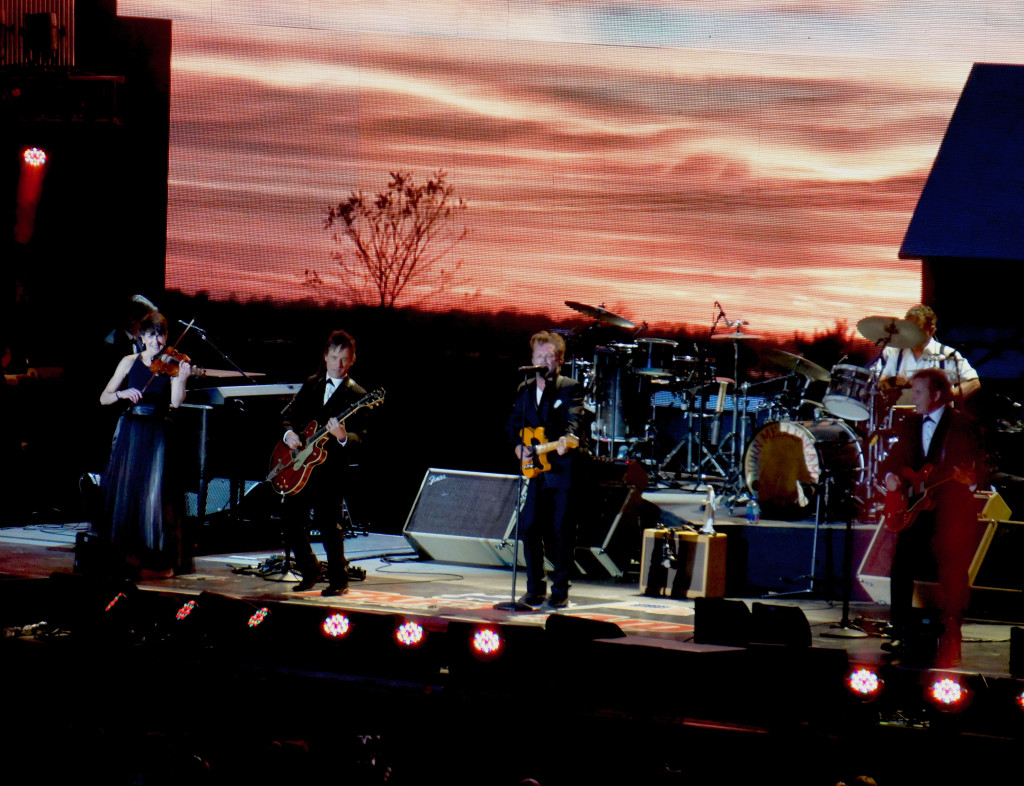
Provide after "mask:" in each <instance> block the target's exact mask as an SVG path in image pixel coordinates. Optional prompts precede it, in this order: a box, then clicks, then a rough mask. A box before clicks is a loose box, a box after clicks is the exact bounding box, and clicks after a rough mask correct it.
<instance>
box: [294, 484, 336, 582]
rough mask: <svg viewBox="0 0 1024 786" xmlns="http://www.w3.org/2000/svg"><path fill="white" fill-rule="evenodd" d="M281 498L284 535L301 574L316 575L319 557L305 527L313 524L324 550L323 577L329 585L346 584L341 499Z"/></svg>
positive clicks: (308, 529)
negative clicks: (325, 555) (283, 505)
mask: <svg viewBox="0 0 1024 786" xmlns="http://www.w3.org/2000/svg"><path fill="white" fill-rule="evenodd" d="M304 493H305V492H302V493H300V494H299V495H298V496H297V497H287V498H286V499H285V508H286V510H285V538H286V541H287V544H288V547H289V548H290V549H291V550H292V553H293V554H294V555H295V565H296V567H297V568H298V569H299V572H300V573H301V574H302V577H303V578H307V577H310V576H318V575H319V573H320V561H319V560H318V559H317V558H316V555H315V554H314V553H313V547H312V545H311V544H310V541H309V531H310V529H312V528H316V529H318V530H319V531H320V537H321V540H322V542H323V544H324V551H325V552H326V553H327V581H328V583H329V584H330V585H331V586H335V587H343V586H346V585H347V584H348V570H347V568H348V562H347V561H346V559H345V529H344V521H343V519H342V515H341V503H340V502H339V501H334V502H329V501H327V500H319V501H317V502H316V503H315V504H313V505H310V502H309V500H307V499H305V498H304V497H303V494H304Z"/></svg>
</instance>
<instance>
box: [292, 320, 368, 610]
mask: <svg viewBox="0 0 1024 786" xmlns="http://www.w3.org/2000/svg"><path fill="white" fill-rule="evenodd" d="M355 360H356V344H355V340H354V339H353V338H352V337H351V336H350V335H349V334H348V333H346V332H345V331H343V330H336V331H334V332H333V333H331V335H330V336H329V337H328V339H327V343H326V346H325V348H324V359H323V364H322V366H321V369H320V371H319V372H318V373H317V374H315V375H314V376H312V377H310V378H309V379H308V380H306V382H305V383H303V385H302V387H301V388H300V389H299V392H298V393H296V394H295V398H293V399H292V401H291V403H290V404H289V405H288V406H287V408H286V409H285V411H284V427H285V433H284V436H283V437H282V441H283V443H284V444H285V445H287V446H288V448H290V449H292V450H295V449H298V448H300V447H302V446H303V437H302V436H300V434H303V432H305V431H308V427H309V425H310V424H311V423H313V422H315V423H316V424H317V427H318V428H320V429H325V430H326V432H327V434H328V435H329V436H327V438H326V439H324V440H323V443H322V449H323V450H324V451H325V453H326V458H325V459H324V461H323V463H322V465H317V466H315V467H314V468H313V470H312V472H311V473H310V474H309V476H308V478H307V479H306V481H305V484H304V485H303V486H302V487H301V489H300V490H299V491H298V492H297V493H294V494H289V496H285V497H284V498H283V502H284V506H285V511H284V518H285V531H286V536H287V538H288V542H289V546H290V547H291V548H292V550H293V551H294V553H295V561H296V564H297V566H298V568H299V571H300V572H301V573H302V581H301V582H299V583H298V584H296V585H295V587H294V590H295V591H296V592H304V591H307V590H310V589H312V588H313V586H314V585H315V584H316V582H317V581H318V580H319V579H320V562H319V560H318V559H317V558H316V556H315V555H314V554H313V549H312V547H311V546H310V542H309V527H310V525H311V524H312V525H313V526H315V527H316V528H317V529H319V530H320V534H321V536H322V539H323V544H324V550H325V551H326V552H327V581H328V586H327V588H326V589H324V590H323V591H322V592H321V594H322V595H326V596H330V595H340V594H342V593H344V592H346V591H347V589H348V573H347V570H346V567H347V563H346V560H345V533H344V523H343V521H342V493H343V489H344V487H345V477H346V474H347V470H348V467H349V464H350V457H351V454H352V453H353V452H354V451H355V450H356V449H357V447H358V444H359V442H360V441H361V439H362V436H363V432H362V431H361V430H359V427H358V423H359V418H360V416H361V415H362V414H363V413H356V414H354V415H353V417H352V418H350V419H349V420H347V421H345V422H342V421H340V420H338V417H337V416H339V415H340V414H341V413H342V412H344V411H346V410H347V409H349V408H350V407H352V406H353V405H354V404H356V403H357V402H358V401H360V400H361V399H363V398H365V397H366V396H367V393H366V391H365V390H364V389H363V388H361V387H360V386H359V385H357V384H356V383H355V382H354V381H353V380H352V378H351V377H349V369H351V368H352V364H353V363H355ZM353 422H355V423H356V424H357V425H356V426H353ZM277 452H279V451H276V452H275V454H276V453H277Z"/></svg>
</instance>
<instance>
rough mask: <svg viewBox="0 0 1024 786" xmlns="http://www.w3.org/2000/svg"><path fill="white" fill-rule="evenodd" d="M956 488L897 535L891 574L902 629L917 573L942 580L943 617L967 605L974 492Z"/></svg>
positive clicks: (897, 619)
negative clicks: (931, 509)
mask: <svg viewBox="0 0 1024 786" xmlns="http://www.w3.org/2000/svg"><path fill="white" fill-rule="evenodd" d="M953 491H954V493H950V494H945V495H942V496H941V497H939V498H937V499H936V507H935V510H933V511H926V512H925V513H922V514H921V515H920V516H918V518H917V520H916V521H915V522H914V523H913V524H912V525H911V526H910V527H909V528H908V529H906V530H904V531H903V532H900V533H899V535H898V536H897V538H896V548H895V551H894V552H893V560H892V573H891V574H890V578H891V582H890V591H891V602H892V623H893V625H894V626H895V627H896V628H899V629H901V630H902V631H905V630H906V628H907V626H908V625H909V624H910V614H911V608H912V606H913V601H914V580H915V579H917V580H919V581H920V580H924V581H936V582H937V583H938V584H939V587H940V596H939V609H938V611H939V612H940V614H941V615H942V617H944V618H947V619H956V620H959V619H960V618H961V616H962V615H963V612H964V609H965V608H966V607H967V602H968V599H969V593H970V589H969V585H968V576H967V572H968V569H969V567H970V564H971V557H972V548H971V544H972V536H973V534H974V532H973V529H972V525H973V522H974V520H975V516H974V512H973V511H974V508H973V497H972V495H971V494H970V492H969V491H966V490H964V491H958V490H956V489H954V490H953Z"/></svg>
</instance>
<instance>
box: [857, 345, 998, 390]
mask: <svg viewBox="0 0 1024 786" xmlns="http://www.w3.org/2000/svg"><path fill="white" fill-rule="evenodd" d="M877 362H878V363H880V364H881V366H882V376H883V377H906V378H907V379H908V380H912V379H913V378H914V374H916V373H917V372H918V371H921V370H922V369H926V368H941V369H943V370H949V371H950V372H955V374H953V375H952V376H951V378H950V380H949V381H950V382H951V383H952V384H953V385H960V384H962V383H964V382H967V381H968V380H971V379H977V378H978V372H977V371H975V370H974V369H973V368H972V367H971V364H970V363H968V362H967V359H966V358H965V357H964V356H963V355H962V354H960V353H959V352H957V351H956V350H955V349H953V348H952V347H947V346H946V345H945V344H940V343H939V342H938V341H936V340H935V339H934V338H932V339H929V341H928V343H927V344H925V345H924V351H923V352H922V353H921V357H920V358H915V357H914V350H912V349H909V348H905V349H896V347H886V348H885V349H884V350H883V351H882V357H881V358H879V359H878V361H877Z"/></svg>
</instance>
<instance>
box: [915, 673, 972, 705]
mask: <svg viewBox="0 0 1024 786" xmlns="http://www.w3.org/2000/svg"><path fill="white" fill-rule="evenodd" d="M926 696H927V698H928V701H930V702H931V703H932V704H934V705H935V706H936V707H937V708H938V709H940V710H943V711H944V712H957V711H959V710H962V709H963V708H964V707H966V706H967V705H968V704H969V703H970V697H971V691H970V689H969V688H968V687H967V686H966V685H964V684H963V683H961V682H960V680H958V679H956V678H955V677H948V676H947V677H940V678H938V679H936V680H935V681H934V682H932V684H931V685H929V686H928V691H927V693H926Z"/></svg>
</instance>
